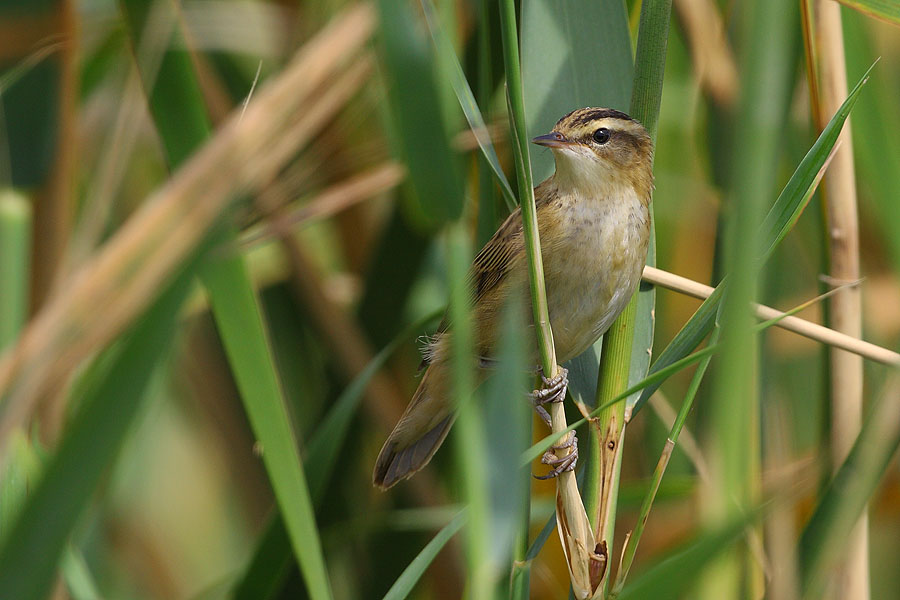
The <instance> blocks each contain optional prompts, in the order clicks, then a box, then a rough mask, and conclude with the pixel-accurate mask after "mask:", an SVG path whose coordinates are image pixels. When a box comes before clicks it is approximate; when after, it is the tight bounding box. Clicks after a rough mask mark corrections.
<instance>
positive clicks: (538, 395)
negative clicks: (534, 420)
mask: <svg viewBox="0 0 900 600" xmlns="http://www.w3.org/2000/svg"><path fill="white" fill-rule="evenodd" d="M541 381H542V382H543V383H544V385H543V386H542V387H541V388H540V389H537V390H534V391H533V392H531V403H532V404H533V405H534V410H536V411H537V414H538V415H540V417H541V420H542V421H543V422H544V423H545V424H546V425H547V427H550V426H551V421H550V414H549V413H548V412H547V409H546V408H544V404H549V403H551V402H562V401H563V400H565V399H566V389H568V387H569V371H568V369H564V368H562V367H560V368H559V373H558V374H557V375H556V377H554V378H553V379H548V378H546V377H544V374H543V373H541Z"/></svg>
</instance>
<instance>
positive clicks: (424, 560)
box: [384, 511, 474, 600]
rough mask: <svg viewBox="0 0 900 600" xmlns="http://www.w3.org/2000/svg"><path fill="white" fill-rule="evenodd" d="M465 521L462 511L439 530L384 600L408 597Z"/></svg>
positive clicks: (466, 516) (466, 518)
mask: <svg viewBox="0 0 900 600" xmlns="http://www.w3.org/2000/svg"><path fill="white" fill-rule="evenodd" d="M467 520H468V515H467V514H466V512H465V511H463V512H461V513H459V514H458V515H456V517H454V518H453V520H452V521H450V523H449V524H447V525H446V526H445V527H444V528H443V529H441V530H440V531H439V532H438V533H437V535H436V536H434V538H433V539H432V540H431V541H430V542H428V544H427V545H426V546H425V547H424V548H422V551H421V552H419V554H418V555H417V556H416V557H415V558H414V559H413V561H412V562H411V563H409V566H408V567H406V570H404V571H403V573H402V574H401V575H400V577H398V578H397V581H396V582H395V583H394V585H392V586H391V589H390V590H388V593H387V594H385V595H384V600H403V598H406V597H408V596H409V595H410V593H411V592H412V590H413V588H414V587H415V585H416V583H417V582H418V581H419V579H421V578H422V574H423V573H425V569H427V568H428V565H430V564H431V563H432V561H434V559H435V557H436V556H437V555H438V552H440V551H441V549H442V548H443V547H444V546H445V545H446V544H447V542H448V541H450V538H452V537H453V536H454V535H456V532H457V531H459V530H460V529H461V528H462V526H463V525H464V524H465V523H466V521H467ZM473 597H474V596H473Z"/></svg>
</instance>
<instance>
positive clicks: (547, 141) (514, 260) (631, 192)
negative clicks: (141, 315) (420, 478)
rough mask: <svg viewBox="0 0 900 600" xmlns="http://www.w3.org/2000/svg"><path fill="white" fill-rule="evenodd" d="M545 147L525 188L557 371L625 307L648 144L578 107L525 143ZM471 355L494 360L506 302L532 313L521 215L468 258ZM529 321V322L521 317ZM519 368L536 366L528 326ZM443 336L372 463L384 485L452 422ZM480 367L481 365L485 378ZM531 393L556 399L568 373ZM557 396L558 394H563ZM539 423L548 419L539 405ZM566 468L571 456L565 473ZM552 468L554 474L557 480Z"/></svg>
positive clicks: (629, 127)
mask: <svg viewBox="0 0 900 600" xmlns="http://www.w3.org/2000/svg"><path fill="white" fill-rule="evenodd" d="M532 141H533V142H534V143H535V144H539V145H541V146H546V147H548V148H550V149H552V150H553V154H554V157H555V159H556V172H555V173H554V174H553V175H552V176H551V177H550V178H549V179H547V180H546V181H544V182H543V183H541V184H540V185H539V186H537V187H536V188H535V190H534V195H535V203H536V209H537V220H538V231H539V235H540V240H541V256H542V258H543V262H544V274H545V277H544V279H545V282H546V288H547V305H548V307H549V311H550V325H551V328H552V330H553V339H554V342H555V345H556V354H557V358H558V360H559V362H560V363H562V362H565V361H567V360H569V359H571V358H574V357H575V356H578V355H579V354H581V353H582V352H584V351H585V350H586V349H587V348H588V347H589V346H591V345H592V344H593V343H594V342H596V341H597V339H598V338H599V337H600V336H601V335H603V333H604V332H605V331H606V330H607V329H608V328H609V326H610V325H611V324H612V322H613V321H614V320H615V319H616V317H617V316H618V315H619V313H620V312H621V311H622V310H623V309H624V308H625V305H626V304H627V303H628V301H629V299H630V298H631V296H632V294H633V293H634V291H635V289H636V288H637V285H638V282H639V281H640V279H641V272H642V270H643V267H644V262H645V260H646V258H647V245H648V242H649V239H650V211H649V205H650V194H651V189H652V187H653V143H652V141H651V140H650V136H649V134H648V133H647V131H646V130H645V129H644V128H643V126H641V124H640V123H638V122H637V121H635V120H634V119H632V118H631V117H629V116H628V115H626V114H625V113H622V112H619V111H617V110H612V109H607V108H582V109H579V110H576V111H573V112H571V113H569V114H567V115H566V116H564V117H563V118H562V119H560V120H559V121H558V122H557V123H556V126H555V127H554V128H553V130H552V131H551V132H550V133H549V134H547V135H542V136H540V137H536V138H534V140H532ZM469 282H470V285H471V286H472V291H473V294H474V299H473V304H472V311H473V312H472V318H473V323H474V331H475V336H476V337H475V343H476V351H477V352H478V355H479V356H480V357H482V358H483V359H489V358H490V357H491V356H492V349H493V348H494V347H495V343H496V336H497V329H498V328H497V324H498V323H499V322H500V314H501V311H502V310H503V307H504V305H505V300H506V299H507V298H509V297H510V295H512V294H519V296H520V297H521V298H522V299H523V305H525V306H529V307H530V295H529V287H528V286H529V284H528V266H527V263H526V258H525V243H524V236H523V232H522V215H521V212H520V210H519V209H517V210H516V211H515V212H513V213H512V214H511V215H510V216H509V218H507V219H506V221H505V222H504V223H503V225H501V226H500V229H498V230H497V233H495V234H494V236H493V237H492V238H491V239H490V240H489V241H488V243H487V244H486V245H485V246H484V248H483V249H482V250H481V252H479V253H478V255H477V256H476V257H475V261H474V264H473V265H472V269H471V271H470V273H469ZM528 314H529V318H528V322H529V323H531V319H530V314H531V313H530V311H529V313H528ZM529 331H530V332H531V333H530V336H531V337H530V341H529V344H530V345H529V346H528V347H529V348H531V349H532V354H531V355H530V357H529V358H530V361H531V362H529V363H528V364H538V362H539V360H538V352H537V344H536V343H535V341H534V328H533V325H531V326H530V327H529ZM450 335H451V334H450V333H449V332H447V331H442V332H440V333H438V334H437V335H436V336H435V338H434V340H433V341H432V342H431V343H430V344H429V347H428V348H427V349H426V352H425V358H426V362H427V364H428V366H427V369H426V370H425V374H424V375H423V377H422V380H421V382H420V383H419V388H418V389H417V390H416V393H415V394H414V395H413V398H412V400H411V401H410V403H409V406H408V407H407V408H406V411H405V412H404V413H403V416H402V417H401V418H400V422H399V423H397V426H396V427H395V428H394V431H393V432H391V435H390V436H389V437H388V439H387V441H386V442H385V444H384V447H383V448H382V449H381V453H380V454H379V456H378V460H377V462H376V464H375V473H374V475H373V480H374V483H375V485H376V486H378V487H381V488H383V489H387V488H389V487H391V486H392V485H394V484H395V483H397V482H398V481H400V480H401V479H406V478H408V477H410V476H412V475H413V474H414V473H416V472H417V471H419V470H420V469H422V467H424V466H425V465H426V464H427V463H428V461H429V460H431V457H432V456H433V455H434V453H435V451H437V449H438V447H439V446H440V445H441V442H443V441H444V438H445V437H447V432H448V431H449V430H450V426H451V425H452V424H453V420H454V418H455V403H454V400H453V398H452V396H451V394H450V385H451V384H450V372H451V369H450V351H449V349H450V347H449V343H448V342H449V336H450ZM487 362H489V361H487V360H483V361H482V363H484V364H483V365H482V368H480V369H479V371H480V373H479V381H480V380H482V379H483V378H484V376H485V373H484V371H485V368H486V367H487ZM544 382H545V385H546V386H547V388H545V390H542V391H536V392H535V393H534V394H533V397H534V398H535V399H536V404H537V405H538V407H539V405H540V404H541V403H543V402H546V401H561V400H562V399H563V397H564V396H565V386H566V381H565V371H563V374H562V376H561V377H560V378H557V379H556V380H555V381H548V380H546V379H545V380H544ZM560 392H561V393H560ZM539 412H541V413H542V416H545V415H546V412H544V411H543V409H541V408H540V407H539ZM572 467H574V456H573V457H572V459H571V460H570V461H568V462H567V464H565V465H563V468H562V470H565V469H571V468H572ZM559 470H560V469H559V468H558V469H555V470H554V472H553V473H552V474H558V472H559Z"/></svg>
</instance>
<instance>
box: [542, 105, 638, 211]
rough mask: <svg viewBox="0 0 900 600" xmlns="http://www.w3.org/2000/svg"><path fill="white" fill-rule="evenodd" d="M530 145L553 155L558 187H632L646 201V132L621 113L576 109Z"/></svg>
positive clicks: (608, 110) (610, 110)
mask: <svg viewBox="0 0 900 600" xmlns="http://www.w3.org/2000/svg"><path fill="white" fill-rule="evenodd" d="M532 141H533V142H534V143H535V144H539V145H541V146H546V147H548V148H550V149H552V150H553V154H554V156H555V158H556V178H557V180H559V182H560V183H561V184H569V185H574V186H577V187H585V188H587V187H596V186H602V187H607V186H609V185H617V184H625V185H629V184H630V185H632V186H634V187H635V188H636V190H637V191H638V193H639V195H640V196H641V197H644V196H645V195H646V196H647V197H648V199H649V193H650V187H651V186H652V182H653V142H652V141H651V140H650V134H648V133H647V130H646V129H644V127H643V126H642V125H641V124H640V123H638V122H637V121H635V120H634V119H632V118H631V117H629V116H628V115H626V114H625V113H623V112H620V111H618V110H613V109H610V108H580V109H578V110H574V111H572V112H570V113H569V114H567V115H566V116H564V117H563V118H562V119H560V120H559V121H557V123H556V125H555V126H554V127H553V130H552V131H551V132H550V133H548V134H546V135H542V136H538V137H536V138H534V139H533V140H532Z"/></svg>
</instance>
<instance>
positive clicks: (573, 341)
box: [539, 191, 650, 362]
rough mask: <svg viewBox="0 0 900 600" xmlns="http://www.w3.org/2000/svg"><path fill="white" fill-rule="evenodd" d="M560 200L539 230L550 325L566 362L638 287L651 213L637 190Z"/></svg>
mask: <svg viewBox="0 0 900 600" xmlns="http://www.w3.org/2000/svg"><path fill="white" fill-rule="evenodd" d="M557 202H558V204H557V205H556V206H551V207H550V208H551V209H552V211H553V212H551V213H548V215H547V216H549V217H550V218H549V219H546V221H547V223H546V224H545V223H544V222H540V228H541V245H542V256H543V259H544V273H545V280H546V284H547V304H548V306H549V310H550V325H551V327H552V328H553V338H554V341H555V343H556V352H557V356H558V358H559V360H560V362H564V361H566V360H569V359H570V358H574V357H575V356H577V355H578V354H581V352H583V351H584V350H586V349H587V348H588V347H589V346H590V345H592V344H593V343H594V342H595V341H597V339H598V338H599V337H600V336H601V335H602V334H603V333H604V332H605V331H606V330H607V329H608V328H609V326H610V325H612V322H613V321H614V320H615V318H616V317H617V316H618V315H619V313H620V312H622V310H623V309H624V308H625V306H626V304H627V303H628V301H629V299H630V298H631V295H632V294H633V293H634V291H635V289H636V288H637V285H638V283H639V281H640V277H641V272H642V270H643V267H644V263H645V261H646V258H647V245H648V242H649V236H650V215H649V211H648V209H647V207H646V206H645V205H644V203H642V202H641V201H640V200H639V198H638V197H637V195H636V194H635V193H634V192H633V191H629V192H626V193H623V194H621V197H619V198H616V199H611V200H606V201H602V202H599V201H594V200H592V199H578V198H577V197H561V198H560V199H559V200H557ZM542 216H544V215H540V214H539V219H540V218H541V217H542ZM542 221H543V220H542Z"/></svg>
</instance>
